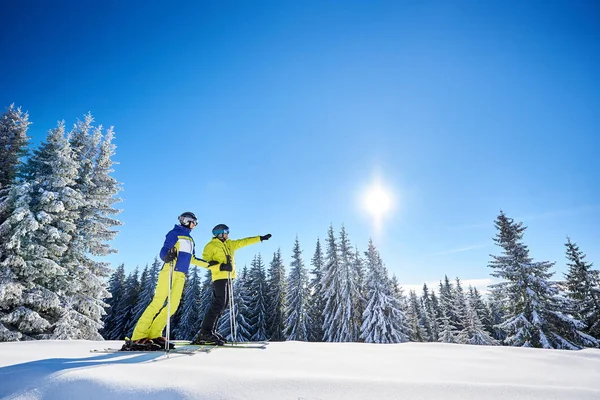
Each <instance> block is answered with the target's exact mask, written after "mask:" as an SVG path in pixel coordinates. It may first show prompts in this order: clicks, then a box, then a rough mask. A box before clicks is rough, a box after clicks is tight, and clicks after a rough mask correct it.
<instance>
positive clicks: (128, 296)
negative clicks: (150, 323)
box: [116, 267, 141, 339]
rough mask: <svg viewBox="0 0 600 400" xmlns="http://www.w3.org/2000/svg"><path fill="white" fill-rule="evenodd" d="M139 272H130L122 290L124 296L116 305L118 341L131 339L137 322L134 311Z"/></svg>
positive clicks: (138, 286) (137, 292)
mask: <svg viewBox="0 0 600 400" xmlns="http://www.w3.org/2000/svg"><path fill="white" fill-rule="evenodd" d="M139 276H140V270H139V268H138V267H135V270H133V272H131V273H130V274H129V275H128V276H127V278H126V279H125V284H124V290H125V296H123V298H122V299H121V300H122V301H121V303H120V304H118V306H117V307H118V309H119V317H118V319H117V326H118V327H119V328H120V330H119V332H118V334H117V335H116V336H117V337H118V338H119V339H124V338H125V337H131V335H132V334H133V329H134V328H135V324H136V323H137V320H136V319H135V315H134V309H135V306H136V304H137V302H138V300H139V298H140V291H141V285H140V280H139Z"/></svg>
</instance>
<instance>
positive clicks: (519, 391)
mask: <svg viewBox="0 0 600 400" xmlns="http://www.w3.org/2000/svg"><path fill="white" fill-rule="evenodd" d="M122 343H123V342H118V341H106V342H101V341H100V342H93V341H30V342H11V343H0V398H2V399H26V400H34V399H61V400H62V399H84V400H93V399H110V400H118V399H126V400H132V399H145V400H148V399H151V400H161V399H207V400H208V399H211V400H225V399H227V400H233V399H235V400H237V399H240V400H241V399H244V400H246V399H249V400H254V399H255V400H285V399H290V400H325V399H327V400H329V399H336V400H354V399H375V400H382V399H443V400H451V399H456V400H458V399H460V400H468V399H511V400H532V399H536V400H537V399H540V400H542V399H543V400H553V399H574V400H575V399H577V400H585V399H590V400H591V399H594V400H598V399H600V350H597V349H585V350H581V351H565V350H541V349H529V348H514V347H492V346H469V345H457V344H437V343H402V344H363V343H305V342H282V343H270V344H269V345H268V346H267V348H266V349H264V350H260V349H229V348H216V349H213V350H211V351H210V352H209V353H197V354H195V355H193V356H190V355H185V354H171V355H170V356H169V357H168V358H167V357H165V356H164V355H163V354H164V353H159V352H157V353H151V354H140V353H135V354H131V353H116V354H93V353H90V349H101V348H105V347H120V346H121V344H122Z"/></svg>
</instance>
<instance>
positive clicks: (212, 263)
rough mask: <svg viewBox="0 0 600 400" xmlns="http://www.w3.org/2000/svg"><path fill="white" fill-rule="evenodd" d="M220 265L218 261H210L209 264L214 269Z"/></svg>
mask: <svg viewBox="0 0 600 400" xmlns="http://www.w3.org/2000/svg"><path fill="white" fill-rule="evenodd" d="M218 263H219V262H218V261H214V260H213V261H209V262H208V266H209V267H212V266H213V265H217V264H218Z"/></svg>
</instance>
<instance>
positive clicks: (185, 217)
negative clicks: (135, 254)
mask: <svg viewBox="0 0 600 400" xmlns="http://www.w3.org/2000/svg"><path fill="white" fill-rule="evenodd" d="M178 220H179V225H175V227H174V228H173V229H171V231H169V233H167V235H166V238H165V242H164V244H163V247H162V248H161V250H160V258H161V259H162V260H163V261H164V262H165V264H164V265H163V268H162V270H161V271H160V272H159V274H158V282H157V283H156V289H155V292H154V297H153V298H152V301H151V302H150V304H149V305H148V307H146V310H144V313H143V314H142V315H141V317H140V319H139V320H138V322H137V324H136V325H135V329H134V330H133V335H132V336H131V340H130V341H127V342H126V343H125V345H124V346H123V350H161V349H164V348H165V338H164V337H163V336H162V332H163V330H164V329H165V326H166V325H167V312H168V310H167V306H166V304H165V303H166V301H167V298H168V296H169V278H170V277H171V279H172V280H171V287H170V290H171V310H170V311H171V315H173V314H175V311H177V307H179V302H180V300H181V294H182V292H183V285H184V284H185V278H186V275H187V273H188V270H189V268H190V265H196V266H199V267H204V268H209V267H210V266H211V265H216V264H218V262H217V261H214V262H210V263H209V262H207V261H204V260H201V259H198V258H196V255H195V253H194V239H192V237H191V236H190V233H191V231H192V229H194V228H195V227H196V225H198V220H197V219H196V216H195V215H194V213H191V212H184V213H183V214H181V215H180V216H179V218H178ZM171 269H172V271H171ZM171 272H172V276H171ZM171 347H172V346H171Z"/></svg>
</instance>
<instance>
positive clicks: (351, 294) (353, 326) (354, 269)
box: [338, 225, 365, 342]
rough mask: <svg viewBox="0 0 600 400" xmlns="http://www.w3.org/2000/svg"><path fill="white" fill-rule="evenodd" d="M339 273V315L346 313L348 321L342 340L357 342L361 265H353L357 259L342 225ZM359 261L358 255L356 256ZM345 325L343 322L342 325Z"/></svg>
mask: <svg viewBox="0 0 600 400" xmlns="http://www.w3.org/2000/svg"><path fill="white" fill-rule="evenodd" d="M338 248H339V251H340V257H339V259H340V262H341V266H342V269H341V273H342V293H341V300H342V302H341V303H340V305H341V306H342V307H341V309H340V311H342V313H341V314H340V315H346V316H347V318H348V320H347V322H348V323H349V325H348V330H347V333H345V334H344V331H342V341H344V342H357V341H358V338H359V336H360V327H361V325H362V310H363V309H364V304H365V300H364V298H363V297H362V295H361V290H362V289H361V287H360V285H359V279H360V276H359V274H361V275H362V273H361V272H360V269H361V266H360V265H358V266H357V265H355V261H356V260H357V256H356V253H355V252H354V250H353V248H352V244H351V243H350V238H349V237H348V234H347V233H346V228H345V227H344V225H342V228H341V230H340V240H339V247H338ZM358 262H359V263H360V262H361V261H360V257H358ZM343 325H345V322H344V323H343V324H342V326H343Z"/></svg>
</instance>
